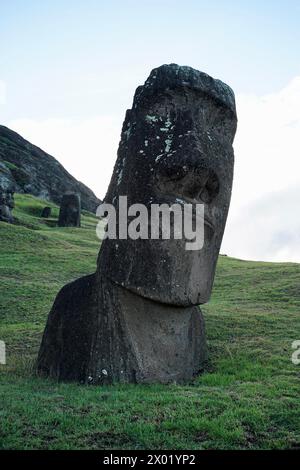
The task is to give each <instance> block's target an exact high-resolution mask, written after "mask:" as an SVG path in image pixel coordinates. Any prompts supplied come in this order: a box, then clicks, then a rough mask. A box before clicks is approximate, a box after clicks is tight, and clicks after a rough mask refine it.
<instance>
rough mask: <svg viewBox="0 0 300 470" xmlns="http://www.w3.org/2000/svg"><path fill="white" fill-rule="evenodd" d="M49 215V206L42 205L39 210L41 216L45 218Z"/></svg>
mask: <svg viewBox="0 0 300 470" xmlns="http://www.w3.org/2000/svg"><path fill="white" fill-rule="evenodd" d="M50 215H51V207H49V206H46V207H44V208H43V210H42V212H41V217H43V218H45V219H47V218H48V217H50Z"/></svg>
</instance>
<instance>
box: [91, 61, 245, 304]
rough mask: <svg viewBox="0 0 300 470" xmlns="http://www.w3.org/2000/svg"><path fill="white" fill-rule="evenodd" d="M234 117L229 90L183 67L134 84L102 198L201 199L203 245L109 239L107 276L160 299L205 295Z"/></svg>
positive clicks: (227, 183)
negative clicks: (187, 247)
mask: <svg viewBox="0 0 300 470" xmlns="http://www.w3.org/2000/svg"><path fill="white" fill-rule="evenodd" d="M236 123H237V119H236V111H235V104H234V94H233V91H232V90H231V88H229V87H228V86H227V85H225V84H224V83H222V82H221V81H219V80H214V79H213V78H211V77H209V76H208V75H206V74H204V73H202V72H199V71H197V70H194V69H192V68H190V67H179V66H178V65H175V64H172V65H163V66H162V67H159V68H158V69H154V70H153V71H152V72H151V74H150V76H149V78H148V80H147V81H146V83H145V85H144V86H143V87H139V88H138V89H137V90H136V93H135V97H134V101H133V106H132V109H130V110H129V111H127V113H126V117H125V122H124V124H123V130H122V135H121V142H120V146H119V151H118V158H117V161H116V165H115V168H114V174H113V177H112V179H111V183H110V186H109V189H108V192H107V195H106V197H105V202H110V203H115V204H116V205H117V203H118V196H120V195H127V196H128V205H131V204H134V203H137V202H139V203H143V204H145V205H146V206H147V207H149V206H150V204H151V203H153V202H155V203H159V204H162V203H167V204H169V205H171V204H173V203H180V204H182V205H184V204H186V203H191V204H195V203H204V204H205V244H204V247H203V249H202V250H200V251H197V252H193V251H187V250H185V248H184V246H185V243H186V240H185V239H182V240H170V241H169V240H168V241H167V242H166V241H165V240H161V241H160V240H152V241H148V240H118V243H115V241H114V240H108V241H106V242H105V244H103V248H102V251H101V256H100V258H99V260H100V263H103V264H104V265H105V266H107V276H108V277H110V279H113V280H114V281H115V282H116V283H118V284H121V285H123V286H124V287H126V288H127V289H130V290H132V291H134V292H138V293H139V295H142V296H144V297H147V298H150V299H153V300H157V301H160V302H165V303H172V304H176V305H191V304H193V305H197V304H202V303H205V302H207V301H208V300H209V297H210V293H211V289H212V284H213V279H214V274H215V268H216V263H217V259H218V253H219V250H220V245H221V241H222V237H223V232H224V228H225V223H226V218H227V213H228V208H229V203H230V197H231V188H232V178H233V164H234V154H233V148H232V142H233V138H234V135H235V131H236ZM133 181H134V184H133ZM117 209H118V206H117ZM145 260H146V261H145Z"/></svg>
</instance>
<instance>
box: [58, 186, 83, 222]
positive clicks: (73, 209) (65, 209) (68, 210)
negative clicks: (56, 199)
mask: <svg viewBox="0 0 300 470" xmlns="http://www.w3.org/2000/svg"><path fill="white" fill-rule="evenodd" d="M80 216H81V203H80V194H76V193H71V192H67V193H65V194H64V195H63V197H62V200H61V204H60V210H59V217H58V226H59V227H80Z"/></svg>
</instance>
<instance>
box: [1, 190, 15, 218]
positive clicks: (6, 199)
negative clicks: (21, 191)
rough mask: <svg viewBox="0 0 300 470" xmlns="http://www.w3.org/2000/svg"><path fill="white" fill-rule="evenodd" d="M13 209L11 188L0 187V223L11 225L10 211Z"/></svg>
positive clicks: (11, 216)
mask: <svg viewBox="0 0 300 470" xmlns="http://www.w3.org/2000/svg"><path fill="white" fill-rule="evenodd" d="M14 207H15V203H14V191H13V189H12V187H2V188H1V187H0V221H2V222H8V223H13V221H14V218H13V215H12V210H13V208H14Z"/></svg>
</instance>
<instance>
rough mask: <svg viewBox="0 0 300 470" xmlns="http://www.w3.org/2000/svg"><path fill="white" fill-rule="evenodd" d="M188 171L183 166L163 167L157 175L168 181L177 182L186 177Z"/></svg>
mask: <svg viewBox="0 0 300 470" xmlns="http://www.w3.org/2000/svg"><path fill="white" fill-rule="evenodd" d="M187 173H188V171H187V169H186V167H184V166H180V167H179V166H174V167H164V168H162V169H160V171H159V175H160V176H161V177H162V178H163V179H166V180H169V181H179V180H181V179H182V178H184V177H185V176H186V175H187Z"/></svg>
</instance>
